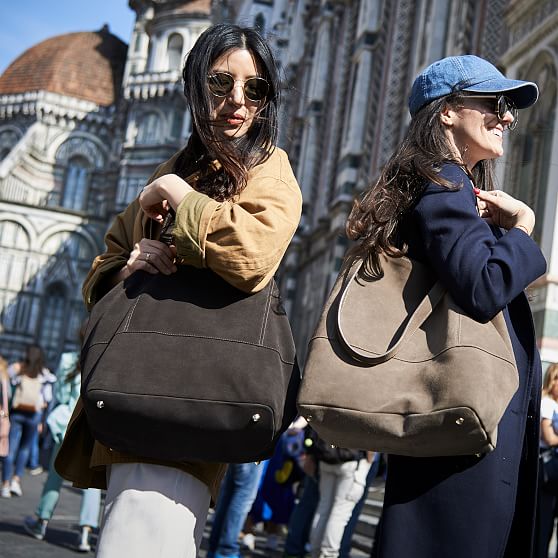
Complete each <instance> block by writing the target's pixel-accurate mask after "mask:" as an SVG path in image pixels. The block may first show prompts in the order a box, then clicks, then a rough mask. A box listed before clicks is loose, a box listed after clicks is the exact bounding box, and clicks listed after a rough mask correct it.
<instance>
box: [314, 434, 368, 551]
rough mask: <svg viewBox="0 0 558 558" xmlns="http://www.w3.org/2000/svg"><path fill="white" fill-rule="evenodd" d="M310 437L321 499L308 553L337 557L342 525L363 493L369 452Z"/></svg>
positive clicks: (343, 527)
mask: <svg viewBox="0 0 558 558" xmlns="http://www.w3.org/2000/svg"><path fill="white" fill-rule="evenodd" d="M313 440H314V444H313V446H312V448H313V451H312V453H313V455H314V457H315V458H316V461H317V466H318V470H319V479H320V482H319V491H320V499H319V501H318V507H317V509H316V512H315V514H314V519H313V522H312V530H311V532H310V546H311V556H312V558H330V557H332V558H336V557H337V556H339V551H340V548H341V541H342V540H343V534H344V532H345V528H346V527H347V524H348V523H349V520H350V519H351V515H352V513H353V510H354V508H355V506H356V504H357V502H358V501H359V500H360V499H361V498H362V496H363V494H364V491H365V486H366V477H367V475H368V471H369V469H370V465H371V461H372V454H367V453H366V452H364V451H361V450H354V449H346V448H339V447H336V446H332V445H331V444H329V443H327V442H325V441H324V440H321V439H320V438H319V437H318V436H317V435H315V436H314V438H313Z"/></svg>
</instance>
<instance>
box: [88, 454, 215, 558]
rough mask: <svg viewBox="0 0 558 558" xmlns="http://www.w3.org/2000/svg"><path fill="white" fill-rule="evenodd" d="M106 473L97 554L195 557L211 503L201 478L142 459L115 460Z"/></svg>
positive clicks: (99, 557) (100, 557)
mask: <svg viewBox="0 0 558 558" xmlns="http://www.w3.org/2000/svg"><path fill="white" fill-rule="evenodd" d="M107 474H108V490H107V495H106V500H105V511H104V516H103V522H102V525H101V532H100V535H99V544H98V547H97V554H96V556H97V558H123V557H125V556H133V557H134V558H144V557H145V558H159V557H160V558H196V555H197V552H198V548H199V546H200V543H201V539H202V535H203V529H204V526H205V521H206V519H207V512H208V510H209V501H210V495H209V489H208V487H207V486H206V485H205V484H204V483H203V482H201V481H200V480H198V479H197V478H195V477H193V476H192V475H189V474H188V473H185V472H184V471H180V470H179V469H174V468H172V467H164V466H162V465H150V464H147V463H117V464H114V465H111V466H110V468H109V469H108V473H107Z"/></svg>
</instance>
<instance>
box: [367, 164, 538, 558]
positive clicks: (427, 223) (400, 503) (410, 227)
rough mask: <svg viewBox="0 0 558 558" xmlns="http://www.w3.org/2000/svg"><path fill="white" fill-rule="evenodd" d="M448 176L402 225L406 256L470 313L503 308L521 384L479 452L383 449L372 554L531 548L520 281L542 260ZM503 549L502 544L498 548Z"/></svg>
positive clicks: (482, 317)
mask: <svg viewBox="0 0 558 558" xmlns="http://www.w3.org/2000/svg"><path fill="white" fill-rule="evenodd" d="M442 174H443V176H445V177H446V178H447V179H449V180H450V181H451V182H453V183H454V184H456V185H461V187H459V188H458V189H456V190H449V189H447V188H443V187H440V186H438V185H435V184H429V185H428V186H427V187H426V190H425V192H424V194H423V195H422V197H421V198H420V200H419V201H418V203H417V204H416V206H415V208H414V209H413V210H412V211H411V212H410V213H409V215H408V217H407V218H406V219H405V221H404V223H403V226H402V229H401V232H402V236H403V240H405V241H406V242H408V245H409V256H410V257H412V258H415V259H417V260H420V261H422V262H425V263H427V264H429V265H430V266H432V268H433V269H434V270H435V272H436V273H437V275H438V277H439V278H440V280H441V281H442V282H443V283H444V284H445V286H446V287H447V288H448V290H449V291H450V293H451V294H452V296H453V297H454V299H455V300H456V302H457V303H458V304H459V305H460V306H461V308H462V309H463V310H464V311H465V312H467V314H469V315H470V316H471V317H473V318H474V319H476V320H479V321H487V320H489V319H491V318H492V317H493V316H495V315H496V314H497V313H498V312H499V311H500V310H503V312H504V316H505V319H506V323H507V326H508V330H509V334H510V337H511V341H512V344H513V350H514V354H515V358H516V362H517V367H518V370H519V389H518V391H517V392H516V394H515V395H514V397H513V398H512V400H511V402H510V404H509V406H508V408H507V410H506V412H505V414H504V416H503V418H502V420H501V422H500V424H499V428H498V440H497V445H496V449H495V450H494V451H493V452H491V453H489V454H486V455H484V456H481V457H476V456H465V457H441V458H411V457H402V456H395V455H390V456H389V458H388V474H387V481H386V492H385V501H384V511H383V514H382V519H381V522H380V526H379V529H378V534H377V540H376V544H375V549H374V552H373V556H377V557H378V558H402V557H409V558H411V557H412V558H446V557H447V558H450V557H451V558H502V557H504V556H506V557H508V556H510V557H511V556H514V557H521V558H529V556H531V546H532V535H533V523H534V516H535V499H536V492H537V490H536V486H537V467H538V438H539V401H540V390H541V365H540V358H539V354H538V351H537V347H536V344H535V332H534V328H533V320H532V316H531V311H530V308H529V304H528V302H527V298H526V296H525V294H524V289H525V288H526V287H527V286H528V285H529V284H530V283H531V282H532V281H534V280H535V279H537V278H538V277H540V276H541V275H542V274H543V273H544V272H545V270H546V262H545V259H544V257H543V255H542V253H541V251H540V249H539V248H538V246H537V245H536V244H535V242H534V241H533V240H532V239H531V238H530V237H529V236H528V235H527V234H526V233H525V232H523V231H522V230H520V229H517V228H514V229H511V230H510V231H508V232H504V234H502V233H501V232H500V230H499V229H496V228H492V227H490V226H489V225H488V224H486V222H485V221H484V220H483V219H481V218H480V217H479V215H478V212H477V208H476V196H475V194H474V192H473V189H472V184H471V182H470V180H469V178H468V177H467V175H466V173H465V172H464V171H463V170H462V169H461V168H460V167H459V166H457V165H446V166H445V167H444V168H443V169H442ZM506 549H507V550H506Z"/></svg>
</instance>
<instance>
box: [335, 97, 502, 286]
mask: <svg viewBox="0 0 558 558" xmlns="http://www.w3.org/2000/svg"><path fill="white" fill-rule="evenodd" d="M462 100H463V95H462V94H461V93H453V94H451V95H448V96H447V97H442V98H441V99H437V100H435V101H433V102H431V103H429V104H428V105H426V106H424V107H423V108H421V109H420V110H419V111H418V112H417V113H416V114H415V115H414V117H413V118H412V120H411V123H410V125H409V129H408V131H407V133H406V135H405V137H404V139H403V141H402V142H401V143H400V144H399V146H398V147H397V149H396V151H395V153H394V154H393V155H392V157H391V158H390V160H389V161H388V162H387V164H386V165H385V167H384V168H383V169H382V171H381V173H380V176H379V178H378V180H377V181H376V183H375V184H373V185H372V186H370V188H369V189H368V190H366V191H365V192H364V194H363V196H362V198H361V199H356V200H355V202H354V204H353V208H352V210H351V213H350V215H349V218H348V220H347V225H346V233H347V236H348V237H349V239H351V240H355V241H357V244H356V245H355V246H354V247H353V248H351V249H350V250H349V252H348V253H347V257H346V260H345V263H346V265H350V264H351V263H353V262H354V261H355V260H357V259H362V260H364V264H365V265H364V275H365V276H369V277H379V276H381V273H382V267H381V263H380V258H379V256H380V254H382V253H383V254H386V255H388V256H392V257H401V256H402V255H404V254H405V252H406V246H404V245H401V244H400V242H399V240H400V239H399V238H398V235H399V225H400V224H401V221H402V220H403V219H404V217H405V216H406V215H407V213H408V212H409V211H410V210H411V209H412V208H413V207H414V205H415V204H416V203H417V201H418V200H419V198H420V196H421V195H422V193H423V191H424V188H425V187H426V185H427V184H428V182H433V183H434V184H438V185H440V186H443V187H445V188H449V189H455V188H459V187H460V186H459V185H456V184H453V183H451V182H448V181H447V180H445V179H444V178H443V177H442V176H440V174H439V172H440V169H441V168H442V166H443V165H444V164H445V163H448V162H450V163H455V164H457V165H459V166H460V167H462V168H463V170H464V171H465V172H466V173H467V174H468V175H469V177H470V178H471V180H472V181H473V183H474V184H475V186H477V187H478V188H481V189H483V190H493V189H494V172H493V168H494V162H493V161H492V160H483V161H479V162H478V163H477V164H476V165H475V167H474V168H473V170H472V171H471V172H469V171H468V170H467V169H466V167H465V166H464V164H463V161H462V160H460V159H458V158H457V157H456V155H455V152H454V151H453V149H452V146H451V144H450V143H449V140H448V137H447V135H446V131H445V127H444V124H443V123H442V121H441V118H440V113H441V112H442V111H443V110H444V109H446V108H448V107H451V108H461V107H462V106H463V105H462V102H463V101H462Z"/></svg>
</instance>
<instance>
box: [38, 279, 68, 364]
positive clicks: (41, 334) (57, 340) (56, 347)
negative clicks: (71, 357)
mask: <svg viewBox="0 0 558 558" xmlns="http://www.w3.org/2000/svg"><path fill="white" fill-rule="evenodd" d="M67 298H68V297H67V293H66V287H65V286H64V284H63V283H53V284H51V285H49V286H48V287H47V288H46V290H45V294H44V296H43V297H42V307H41V320H40V322H39V331H38V332H37V333H38V335H37V337H38V339H39V344H40V345H41V347H42V348H43V351H44V352H45V355H46V358H47V361H48V362H49V363H54V362H56V361H57V360H58V357H59V356H60V352H61V351H62V348H63V346H64V341H65V339H66V330H65V327H64V324H65V323H66V305H67Z"/></svg>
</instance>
